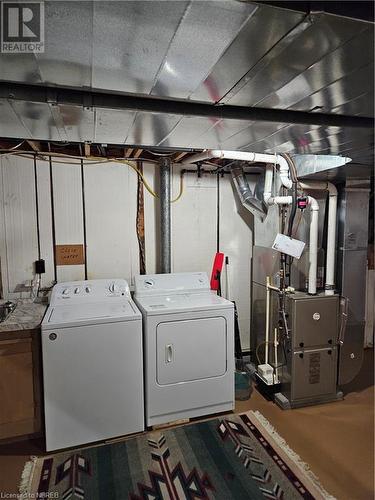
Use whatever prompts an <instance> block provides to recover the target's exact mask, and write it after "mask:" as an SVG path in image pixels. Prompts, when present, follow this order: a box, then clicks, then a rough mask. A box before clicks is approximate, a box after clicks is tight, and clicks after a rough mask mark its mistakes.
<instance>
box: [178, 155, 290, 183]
mask: <svg viewBox="0 0 375 500" xmlns="http://www.w3.org/2000/svg"><path fill="white" fill-rule="evenodd" d="M211 158H221V159H226V160H239V161H248V162H252V163H254V162H257V163H271V164H276V165H279V172H280V179H281V182H282V185H283V186H284V187H286V188H287V189H290V188H291V187H292V181H291V179H290V178H289V165H288V162H287V161H286V160H285V158H283V157H282V156H281V155H277V154H275V155H269V154H263V153H249V152H247V151H224V150H221V149H206V150H205V151H203V152H202V153H198V154H196V155H193V156H190V157H189V158H187V160H186V161H183V162H182V163H183V164H184V165H190V164H191V163H197V162H199V161H204V160H209V159H211Z"/></svg>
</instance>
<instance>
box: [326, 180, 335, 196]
mask: <svg viewBox="0 0 375 500" xmlns="http://www.w3.org/2000/svg"><path fill="white" fill-rule="evenodd" d="M327 191H328V193H329V196H337V188H336V186H335V185H334V184H332V182H327Z"/></svg>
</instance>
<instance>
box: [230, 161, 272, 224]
mask: <svg viewBox="0 0 375 500" xmlns="http://www.w3.org/2000/svg"><path fill="white" fill-rule="evenodd" d="M231 175H232V181H233V185H234V187H235V189H236V191H237V194H238V197H239V199H240V201H241V203H242V205H243V206H244V207H245V208H246V209H247V210H249V212H251V213H252V214H253V215H255V216H256V217H259V218H260V219H261V220H264V219H265V217H266V216H267V211H268V207H267V205H266V204H265V203H264V201H262V200H259V199H258V198H256V196H255V193H253V192H252V191H251V189H250V186H249V184H248V182H247V180H246V177H245V172H244V169H243V168H242V167H241V166H240V165H238V164H237V165H235V166H234V167H232V168H231Z"/></svg>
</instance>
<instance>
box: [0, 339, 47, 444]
mask: <svg viewBox="0 0 375 500" xmlns="http://www.w3.org/2000/svg"><path fill="white" fill-rule="evenodd" d="M40 376H41V370H40V332H39V331H22V332H19V334H18V332H12V333H7V334H5V335H3V334H2V335H1V336H0V439H6V438H13V437H17V436H23V435H30V434H36V433H39V432H40V430H41V418H40V415H41V404H40V403H41V391H40Z"/></svg>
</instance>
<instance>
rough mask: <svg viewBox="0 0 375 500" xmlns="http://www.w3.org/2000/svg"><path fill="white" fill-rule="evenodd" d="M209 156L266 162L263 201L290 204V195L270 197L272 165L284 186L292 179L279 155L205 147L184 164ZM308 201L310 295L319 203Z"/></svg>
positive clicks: (313, 199) (314, 269) (314, 280)
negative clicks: (309, 219)
mask: <svg viewBox="0 0 375 500" xmlns="http://www.w3.org/2000/svg"><path fill="white" fill-rule="evenodd" d="M211 158H221V159H227V160H238V161H247V162H252V163H254V162H257V163H267V167H266V178H265V185H264V195H263V197H264V201H265V202H266V203H267V204H268V205H283V204H285V205H290V204H291V203H292V197H291V196H275V197H272V196H271V194H272V181H273V165H275V164H277V165H279V174H280V180H281V183H282V185H283V186H284V187H286V188H287V189H290V188H291V187H292V184H293V183H292V180H291V179H290V178H289V165H288V162H287V161H286V160H285V158H283V157H282V156H281V155H278V154H275V155H270V154H263V153H252V152H247V151H225V150H221V149H206V150H205V151H203V152H202V153H198V154H196V155H193V156H190V157H189V158H188V159H187V160H186V161H184V162H182V163H183V164H184V165H190V164H192V163H198V162H200V161H205V160H209V159H211ZM308 203H309V206H310V210H311V221H310V242H309V247H310V252H309V287H308V292H309V293H310V294H312V295H315V294H316V274H317V258H318V213H319V205H318V202H317V201H316V200H315V198H312V197H311V196H309V197H308Z"/></svg>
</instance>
